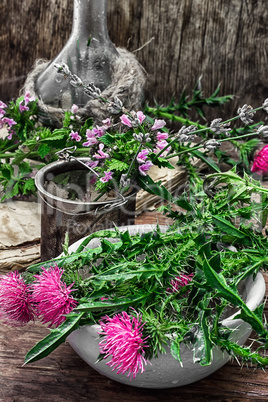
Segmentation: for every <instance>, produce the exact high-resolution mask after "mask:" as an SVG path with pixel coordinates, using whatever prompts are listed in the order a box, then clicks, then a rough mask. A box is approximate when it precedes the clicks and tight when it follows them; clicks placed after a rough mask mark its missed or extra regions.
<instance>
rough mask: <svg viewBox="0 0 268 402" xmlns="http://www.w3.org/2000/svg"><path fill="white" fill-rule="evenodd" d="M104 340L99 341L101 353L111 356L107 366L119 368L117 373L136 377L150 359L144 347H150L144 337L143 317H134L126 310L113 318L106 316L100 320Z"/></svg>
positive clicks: (106, 356) (107, 356)
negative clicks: (145, 354) (145, 356)
mask: <svg viewBox="0 0 268 402" xmlns="http://www.w3.org/2000/svg"><path fill="white" fill-rule="evenodd" d="M100 325H101V329H102V332H101V333H100V335H104V338H103V340H102V341H101V342H100V343H99V347H100V353H101V354H103V355H104V359H107V358H109V357H111V360H110V361H109V362H108V363H107V366H110V367H112V370H113V371H114V370H117V374H125V373H127V372H128V375H127V376H128V377H130V379H131V378H133V379H134V378H136V375H137V374H138V373H139V372H141V373H143V371H144V365H146V364H147V363H148V361H147V360H146V359H145V358H144V356H143V355H144V348H145V347H148V345H147V344H146V338H145V339H143V337H142V330H143V326H144V323H142V319H141V317H139V315H137V317H133V316H131V315H128V314H127V313H126V312H125V311H123V312H122V313H121V314H116V315H114V316H113V317H112V318H110V317H109V316H107V315H106V316H105V317H103V318H102V321H100Z"/></svg>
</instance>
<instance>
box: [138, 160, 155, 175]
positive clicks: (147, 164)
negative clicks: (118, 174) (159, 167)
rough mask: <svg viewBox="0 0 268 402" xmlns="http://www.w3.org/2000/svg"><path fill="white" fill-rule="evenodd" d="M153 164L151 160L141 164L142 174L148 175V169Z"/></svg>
mask: <svg viewBox="0 0 268 402" xmlns="http://www.w3.org/2000/svg"><path fill="white" fill-rule="evenodd" d="M152 166H153V163H152V162H151V161H146V162H145V163H144V164H143V165H140V166H139V171H140V174H141V175H142V176H147V172H148V170H150V168H151V167H152Z"/></svg>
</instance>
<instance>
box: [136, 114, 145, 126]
mask: <svg viewBox="0 0 268 402" xmlns="http://www.w3.org/2000/svg"><path fill="white" fill-rule="evenodd" d="M137 118H138V119H139V121H140V124H142V122H143V120H144V119H145V118H146V116H145V115H144V114H143V113H142V112H141V111H139V112H137Z"/></svg>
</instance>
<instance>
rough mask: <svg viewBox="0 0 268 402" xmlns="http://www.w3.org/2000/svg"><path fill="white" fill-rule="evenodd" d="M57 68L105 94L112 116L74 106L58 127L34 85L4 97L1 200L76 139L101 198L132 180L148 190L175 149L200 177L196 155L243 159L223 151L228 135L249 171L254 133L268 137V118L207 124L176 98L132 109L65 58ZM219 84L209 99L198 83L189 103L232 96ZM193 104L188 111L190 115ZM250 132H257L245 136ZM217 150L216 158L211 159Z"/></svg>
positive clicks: (28, 185)
mask: <svg viewBox="0 0 268 402" xmlns="http://www.w3.org/2000/svg"><path fill="white" fill-rule="evenodd" d="M56 68H57V69H58V71H59V73H61V74H63V75H64V77H65V78H68V79H70V82H71V83H72V85H74V86H79V87H82V88H83V89H84V91H85V92H86V94H87V95H88V96H89V97H90V98H96V99H99V100H101V101H102V102H103V103H104V104H105V105H106V107H107V118H106V119H105V120H103V121H102V122H101V123H99V124H94V122H93V121H92V119H90V118H88V119H87V120H86V121H83V120H82V119H81V117H80V116H79V109H78V107H77V106H76V105H73V106H72V108H71V110H70V111H66V112H65V114H64V118H63V126H62V127H61V128H56V129H53V128H51V127H45V126H43V125H41V124H40V123H39V120H38V114H39V110H38V103H37V100H34V99H33V98H32V97H31V96H30V94H29V93H28V92H27V93H26V94H25V95H24V96H22V97H20V98H18V99H17V100H16V101H15V102H11V103H10V105H6V104H5V103H4V102H2V103H1V104H0V127H6V128H7V134H6V136H5V137H4V138H3V139H0V159H1V163H0V184H1V185H2V189H3V196H2V201H3V200H4V199H7V198H10V197H13V196H21V195H25V196H28V195H31V194H35V192H36V188H35V183H34V175H35V172H36V170H38V169H39V168H41V167H42V166H44V165H45V164H47V163H49V162H52V161H54V160H56V159H57V155H58V153H59V151H60V150H61V149H65V148H68V147H72V146H75V147H76V151H75V154H74V156H75V157H79V156H87V157H89V158H90V161H89V167H90V168H91V171H92V172H93V174H92V175H91V178H90V185H93V186H94V187H95V190H96V191H97V192H98V193H99V195H98V196H97V198H96V199H99V198H100V197H101V195H102V194H104V193H107V192H109V191H110V190H112V189H114V190H115V192H116V193H119V194H124V193H126V192H127V191H128V189H129V188H130V187H131V186H132V188H139V187H141V188H143V189H145V190H147V191H148V190H150V186H151V185H152V180H151V178H150V169H151V167H152V166H158V167H159V168H161V167H163V166H165V167H168V168H173V166H172V164H171V163H170V160H174V159H172V158H173V157H174V156H176V157H177V159H178V161H177V163H178V164H180V165H182V166H184V168H186V170H187V171H188V174H189V177H191V176H193V177H197V176H198V171H197V170H196V168H194V167H193V165H192V163H191V161H192V158H195V159H196V158H197V159H200V160H201V161H202V162H204V163H206V164H207V165H208V166H209V168H212V169H213V170H215V171H219V163H218V162H221V161H222V160H224V161H227V163H231V164H232V165H238V166H239V164H238V162H237V161H233V159H232V158H231V157H229V155H226V154H225V152H224V151H223V152H222V151H221V150H220V144H221V143H222V142H224V141H230V142H231V143H233V144H234V146H235V147H237V148H238V150H239V157H240V159H241V158H242V160H243V162H244V165H243V169H245V170H246V171H249V166H250V161H249V158H250V157H251V154H252V152H253V150H254V149H255V148H256V147H257V145H258V138H255V137H258V136H259V137H260V138H261V137H262V138H264V137H265V133H266V129H265V127H266V126H264V125H261V126H260V127H261V128H259V129H258V127H257V128H256V127H255V126H252V129H251V127H250V126H247V127H248V128H247V130H246V131H245V130H243V131H241V130H240V129H237V128H233V129H231V127H230V125H229V123H230V122H232V121H233V120H234V119H230V120H227V121H226V122H222V121H221V119H214V120H213V121H212V122H211V123H210V125H208V126H201V125H200V124H199V123H194V122H191V121H189V119H187V117H179V116H177V115H175V114H174V113H175V112H176V113H177V112H178V108H176V107H175V106H174V104H173V107H170V108H169V109H168V110H166V108H164V107H163V108H159V107H158V108H157V109H153V108H149V107H147V106H146V107H145V108H144V110H140V111H128V110H126V109H125V108H124V105H123V104H122V102H121V100H120V99H119V98H117V97H115V98H114V99H109V100H108V99H105V98H104V97H103V96H102V94H101V92H100V90H99V89H98V88H97V87H96V86H94V85H93V84H91V83H89V84H84V83H83V82H82V81H81V79H80V78H79V77H77V76H76V75H75V74H74V73H73V72H71V71H70V69H69V67H68V66H67V65H65V64H62V65H57V66H56ZM218 91H219V88H218V89H217V91H215V93H214V94H213V95H212V96H211V97H209V98H207V100H206V98H203V97H202V96H201V90H200V85H198V87H196V88H195V95H194V99H193V102H189V104H188V106H187V108H189V109H190V108H191V107H197V108H198V107H199V106H201V104H205V103H206V104H207V105H213V106H215V105H217V104H218V105H219V104H222V103H225V102H226V101H228V100H229V97H223V98H218V96H217V95H218ZM185 102H187V101H186V98H185ZM199 103H200V104H199ZM198 104H199V106H197V105H198ZM187 108H186V109H185V110H184V112H183V115H184V116H185V113H186V110H187ZM263 109H264V110H265V102H264V105H263ZM200 110H201V109H200ZM172 111H173V112H172ZM145 112H146V113H145ZM171 112H172V113H173V114H172V113H171ZM254 112H255V111H253V110H252V109H250V110H248V108H247V107H244V106H243V107H242V108H241V113H240V112H239V113H240V115H241V116H242V115H243V116H242V117H243V119H245V118H247V116H250V117H248V119H250V120H252V116H253V114H254ZM170 113H171V114H170ZM150 115H151V116H152V115H155V116H156V118H152V117H150ZM161 116H162V117H164V118H165V120H163V118H161ZM172 116H173V117H174V119H179V121H181V123H182V124H183V126H182V128H181V129H180V130H179V132H178V133H177V134H176V133H172V132H169V130H168V128H167V124H166V119H171V120H172V119H173V117H172ZM236 118H237V117H236ZM247 121H249V120H247ZM256 130H257V131H256ZM233 134H235V135H233ZM250 136H253V137H254V138H253V139H251V140H249V141H247V139H248V137H249V138H250ZM245 140H246V141H245ZM244 144H246V145H244ZM212 153H214V156H215V157H216V160H215V158H214V157H213V158H211V155H212ZM141 155H142V157H141ZM217 159H218V162H217ZM32 161H33V162H34V163H32ZM173 163H174V162H173ZM17 167H18V168H17ZM17 172H18V173H17ZM154 185H156V184H155V183H154ZM160 191H162V190H161V188H160V187H159V192H160ZM92 201H94V200H92Z"/></svg>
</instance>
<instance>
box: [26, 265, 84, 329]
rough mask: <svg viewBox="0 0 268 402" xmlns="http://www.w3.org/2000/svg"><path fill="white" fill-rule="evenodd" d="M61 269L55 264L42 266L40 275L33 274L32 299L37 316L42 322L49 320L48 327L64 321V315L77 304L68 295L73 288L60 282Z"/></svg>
mask: <svg viewBox="0 0 268 402" xmlns="http://www.w3.org/2000/svg"><path fill="white" fill-rule="evenodd" d="M62 274H63V269H59V267H58V266H57V265H55V266H54V267H52V266H51V267H50V268H49V269H48V270H46V269H44V268H43V272H42V273H41V274H40V275H34V277H35V281H34V282H33V283H32V285H31V289H32V300H33V302H34V303H35V305H36V311H37V316H38V318H40V319H41V321H42V323H44V324H46V323H48V322H50V325H49V327H51V326H52V325H55V326H56V327H58V326H59V325H60V324H62V323H63V322H64V321H65V315H66V314H69V313H70V312H71V311H72V310H73V309H74V308H75V307H76V305H77V304H78V302H77V301H76V300H75V299H74V298H73V297H72V296H70V294H71V292H73V291H74V289H71V287H72V286H73V284H72V285H70V286H67V285H66V284H65V283H64V282H62V280H61V277H62Z"/></svg>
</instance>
